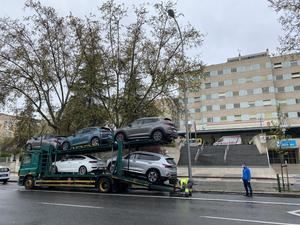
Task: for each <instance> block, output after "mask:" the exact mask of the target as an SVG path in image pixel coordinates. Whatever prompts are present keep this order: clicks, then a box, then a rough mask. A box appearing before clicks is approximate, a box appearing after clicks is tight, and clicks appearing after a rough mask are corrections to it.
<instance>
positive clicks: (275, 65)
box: [273, 62, 282, 69]
mask: <svg viewBox="0 0 300 225" xmlns="http://www.w3.org/2000/svg"><path fill="white" fill-rule="evenodd" d="M273 68H274V69H280V68H282V64H281V62H279V63H274V64H273Z"/></svg>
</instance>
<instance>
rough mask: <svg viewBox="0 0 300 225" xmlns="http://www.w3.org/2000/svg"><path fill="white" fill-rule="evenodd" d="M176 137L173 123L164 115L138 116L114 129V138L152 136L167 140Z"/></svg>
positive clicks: (127, 138) (156, 139)
mask: <svg viewBox="0 0 300 225" xmlns="http://www.w3.org/2000/svg"><path fill="white" fill-rule="evenodd" d="M177 137H178V134H177V130H176V127H175V124H174V123H173V122H172V120H171V119H169V118H164V117H144V118H140V119H137V120H135V121H133V122H132V123H130V124H128V126H127V127H123V128H120V129H117V130H116V131H115V140H129V139H141V138H152V139H153V140H154V141H163V140H164V141H168V142H169V141H172V140H173V139H175V138H177Z"/></svg>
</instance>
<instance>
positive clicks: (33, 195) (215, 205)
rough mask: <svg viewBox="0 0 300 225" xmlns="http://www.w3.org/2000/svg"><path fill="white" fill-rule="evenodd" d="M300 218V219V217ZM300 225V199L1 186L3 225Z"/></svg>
mask: <svg viewBox="0 0 300 225" xmlns="http://www.w3.org/2000/svg"><path fill="white" fill-rule="evenodd" d="M298 214H299V215H298ZM12 224H14V225H79V224H80V225H94V224H95V225H157V224H163V225H179V224H180V225H181V224H189V225H191V224H203V225H215V224H220V225H223V224H230V225H232V224H233V225H235V224H236V225H238V224H277V225H288V224H289V225H291V224H298V225H300V199H297V198H279V197H257V196H254V197H253V198H251V199H250V198H247V197H244V196H239V195H215V194H201V193H194V195H193V197H192V198H189V199H186V198H181V197H175V198H174V197H170V196H169V195H168V194H161V193H154V192H151V193H149V192H145V191H135V192H132V193H129V194H99V193H96V192H78V191H77V192H74V191H62V190H33V191H27V190H25V189H24V188H23V187H19V186H17V184H15V183H8V184H7V185H2V184H0V225H12Z"/></svg>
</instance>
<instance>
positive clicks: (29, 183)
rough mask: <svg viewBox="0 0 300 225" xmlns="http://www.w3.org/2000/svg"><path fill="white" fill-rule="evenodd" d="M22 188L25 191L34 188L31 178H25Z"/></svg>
mask: <svg viewBox="0 0 300 225" xmlns="http://www.w3.org/2000/svg"><path fill="white" fill-rule="evenodd" d="M24 186H25V189H27V190H29V189H33V188H34V181H33V178H32V177H31V176H28V177H26V178H25V182H24Z"/></svg>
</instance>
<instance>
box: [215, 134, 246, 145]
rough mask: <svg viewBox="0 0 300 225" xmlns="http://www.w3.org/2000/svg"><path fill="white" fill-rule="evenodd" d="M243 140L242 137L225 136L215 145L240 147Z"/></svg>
mask: <svg viewBox="0 0 300 225" xmlns="http://www.w3.org/2000/svg"><path fill="white" fill-rule="evenodd" d="M240 144H242V138H241V136H240V135H232V136H223V137H221V138H220V139H219V140H217V141H216V142H215V143H214V144H213V145H240Z"/></svg>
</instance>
